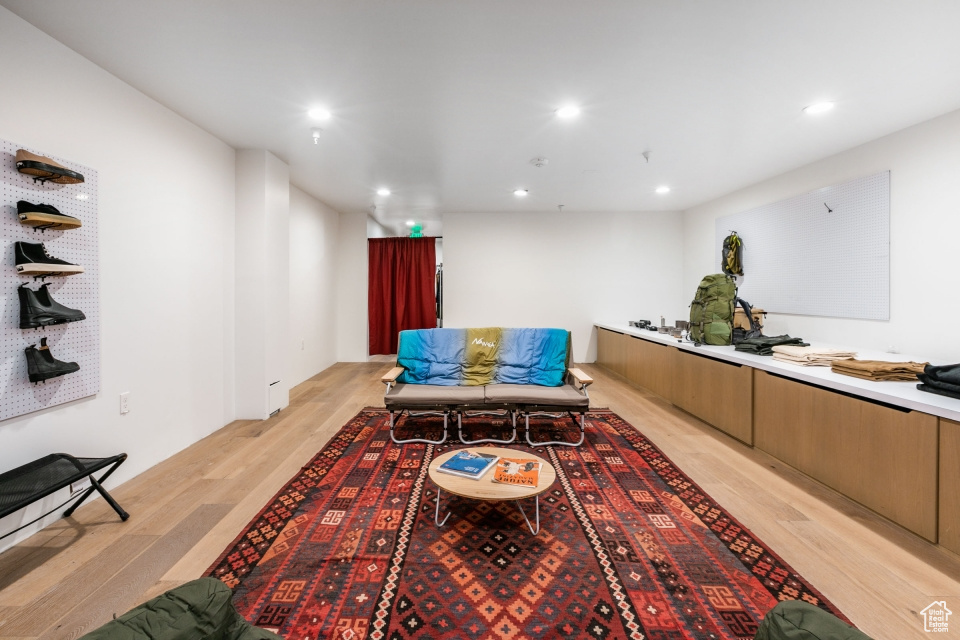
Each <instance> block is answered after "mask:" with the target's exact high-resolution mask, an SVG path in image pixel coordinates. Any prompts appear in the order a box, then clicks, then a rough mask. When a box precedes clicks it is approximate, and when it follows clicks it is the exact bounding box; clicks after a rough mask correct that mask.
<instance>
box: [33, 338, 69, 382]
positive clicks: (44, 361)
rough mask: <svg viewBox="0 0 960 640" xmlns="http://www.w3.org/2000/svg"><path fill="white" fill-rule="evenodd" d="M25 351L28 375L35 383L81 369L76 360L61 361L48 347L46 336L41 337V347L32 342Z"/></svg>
mask: <svg viewBox="0 0 960 640" xmlns="http://www.w3.org/2000/svg"><path fill="white" fill-rule="evenodd" d="M23 351H24V353H25V354H26V355H27V377H29V378H30V382H32V383H34V384H36V383H38V382H43V381H44V380H49V379H50V378H56V377H57V376H63V375H66V374H68V373H73V372H74V371H80V365H78V364H77V363H76V362H61V361H60V360H57V359H56V358H54V357H53V354H52V353H50V349H49V348H48V347H47V339H46V338H45V337H44V338H40V348H39V349H37V345H35V344H32V345H30V346H29V347H27V348H26V349H24V350H23Z"/></svg>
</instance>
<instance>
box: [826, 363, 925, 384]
mask: <svg viewBox="0 0 960 640" xmlns="http://www.w3.org/2000/svg"><path fill="white" fill-rule="evenodd" d="M926 364H927V363H926V362H887V361H886V360H840V361H838V362H834V363H833V364H832V365H830V368H831V370H832V371H833V372H834V373H842V374H843V375H845V376H854V377H856V378H861V379H863V380H875V381H877V382H882V381H896V380H901V381H903V380H906V381H910V380H916V379H917V374H919V373H922V372H923V367H924V366H926Z"/></svg>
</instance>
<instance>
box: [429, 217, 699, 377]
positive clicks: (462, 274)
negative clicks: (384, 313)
mask: <svg viewBox="0 0 960 640" xmlns="http://www.w3.org/2000/svg"><path fill="white" fill-rule="evenodd" d="M443 243H444V247H443V251H444V263H443V275H444V287H443V290H444V326H445V327H487V326H501V327H560V328H564V329H569V330H571V331H572V332H573V352H574V358H575V360H576V361H577V362H593V361H594V360H595V359H596V336H595V331H594V328H593V323H594V322H597V321H601V320H606V321H624V322H625V321H627V320H637V319H640V318H644V319H647V320H654V319H656V320H658V321H659V318H660V315H661V314H662V315H664V316H666V319H667V322H668V324H672V323H673V321H674V320H678V319H685V318H687V317H688V316H689V311H688V309H687V304H688V302H689V301H688V300H687V296H686V295H684V294H683V291H682V290H681V267H682V264H683V260H682V257H681V251H682V247H683V236H682V220H681V216H680V214H679V213H675V212H672V213H671V212H667V213H594V214H576V213H494V214H484V215H476V214H445V215H444V217H443ZM692 296H693V294H692V293H691V294H690V297H691V298H692Z"/></svg>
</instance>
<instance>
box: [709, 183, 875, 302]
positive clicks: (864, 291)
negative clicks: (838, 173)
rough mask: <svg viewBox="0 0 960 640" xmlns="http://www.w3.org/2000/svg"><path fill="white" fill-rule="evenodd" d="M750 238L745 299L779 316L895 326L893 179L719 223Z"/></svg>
mask: <svg viewBox="0 0 960 640" xmlns="http://www.w3.org/2000/svg"><path fill="white" fill-rule="evenodd" d="M716 225H717V226H716V265H717V267H718V270H719V266H720V264H721V253H722V247H723V239H724V238H725V237H726V236H727V235H728V234H729V233H730V231H731V230H734V231H736V232H737V233H738V234H739V235H740V237H741V238H742V239H743V273H744V275H743V277H742V278H739V280H740V291H739V295H740V297H741V298H743V299H744V300H747V301H748V302H749V303H750V304H752V305H755V306H757V307H761V308H763V309H764V310H765V311H771V312H775V313H793V314H799V315H809V316H827V317H834V318H859V319H864V320H889V319H890V172H889V171H884V172H882V173H878V174H875V175H872V176H867V177H865V178H858V179H856V180H851V181H850V182H845V183H843V184H838V185H833V186H830V187H824V188H823V189H817V190H816V191H811V192H810V193H805V194H803V195H800V196H796V197H793V198H789V199H787V200H781V201H780V202H774V203H772V204H767V205H764V206H762V207H757V208H756V209H751V210H750V211H744V212H743V213H737V214H734V215H731V216H725V217H723V218H717V221H716Z"/></svg>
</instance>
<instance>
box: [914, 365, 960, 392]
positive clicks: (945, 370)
mask: <svg viewBox="0 0 960 640" xmlns="http://www.w3.org/2000/svg"><path fill="white" fill-rule="evenodd" d="M917 377H918V378H920V382H921V383H922V384H918V385H917V389H920V391H927V392H928V393H936V394H939V395H941V396H949V397H951V398H957V399H960V364H945V365H942V366H937V367H935V366H933V365H929V364H928V365H927V366H926V367H924V369H923V373H918V374H917Z"/></svg>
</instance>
